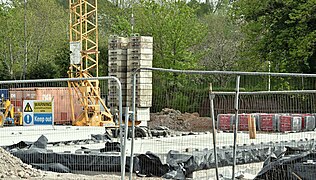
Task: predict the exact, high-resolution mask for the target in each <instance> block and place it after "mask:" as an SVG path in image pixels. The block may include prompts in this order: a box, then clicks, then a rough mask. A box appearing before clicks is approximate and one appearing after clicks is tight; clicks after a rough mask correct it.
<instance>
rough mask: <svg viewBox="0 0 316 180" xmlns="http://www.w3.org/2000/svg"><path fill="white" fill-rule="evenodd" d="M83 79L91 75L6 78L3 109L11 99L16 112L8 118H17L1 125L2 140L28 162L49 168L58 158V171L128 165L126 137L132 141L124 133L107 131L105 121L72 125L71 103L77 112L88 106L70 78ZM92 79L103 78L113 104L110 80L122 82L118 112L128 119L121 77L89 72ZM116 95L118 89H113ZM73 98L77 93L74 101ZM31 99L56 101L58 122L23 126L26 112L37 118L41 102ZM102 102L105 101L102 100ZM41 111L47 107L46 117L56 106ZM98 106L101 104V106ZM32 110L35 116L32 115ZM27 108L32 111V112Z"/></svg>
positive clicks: (103, 94) (118, 169)
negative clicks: (71, 85)
mask: <svg viewBox="0 0 316 180" xmlns="http://www.w3.org/2000/svg"><path fill="white" fill-rule="evenodd" d="M81 80H87V79H79V78H73V79H68V78H64V79H42V80H21V81H0V89H1V90H0V93H2V94H4V95H3V96H2V99H1V107H2V108H1V113H0V114H1V116H2V117H4V116H5V109H3V108H4V104H3V103H4V102H5V101H10V102H11V104H12V106H10V108H9V109H10V110H12V108H13V109H14V115H13V117H12V115H11V114H10V115H8V118H12V119H15V123H10V124H8V123H4V126H3V128H0V146H1V147H3V148H4V149H7V150H9V151H10V152H11V153H13V154H14V155H15V156H17V157H19V158H21V159H22V161H23V162H25V163H28V164H32V165H33V167H37V168H40V169H43V170H44V169H47V167H50V166H52V165H56V163H59V164H60V165H59V166H58V167H57V166H54V167H55V171H59V172H76V171H81V172H84V171H89V172H90V171H98V172H99V171H102V172H103V173H109V172H121V169H125V162H126V156H125V155H124V153H125V147H126V146H125V145H124V143H125V142H126V141H127V140H124V139H123V138H124V137H125V136H121V137H123V138H120V136H119V137H117V138H112V139H110V137H109V136H108V135H106V130H107V128H105V127H103V126H95V127H94V126H72V110H71V106H72V105H73V108H74V117H75V118H77V117H78V116H79V115H80V113H81V112H82V111H83V106H82V105H81V101H80V98H81V96H80V94H77V93H76V90H75V89H73V88H68V81H69V82H77V81H81ZM89 80H97V81H99V83H100V89H99V91H100V92H99V95H100V97H101V99H103V100H104V102H105V104H106V106H107V107H109V104H108V103H109V102H107V101H106V100H107V99H108V98H107V97H108V91H109V90H108V81H111V82H112V83H113V84H115V85H116V88H117V89H115V91H116V92H117V93H116V94H115V96H116V97H115V98H116V101H113V103H115V104H116V105H117V112H118V114H120V116H117V119H116V121H117V122H120V121H122V116H121V115H122V114H123V113H122V108H121V107H122V102H121V98H120V94H121V93H119V92H121V90H120V89H119V88H120V87H121V86H120V82H119V80H118V79H116V78H113V77H99V78H89ZM78 88H81V87H78ZM70 93H71V94H70ZM112 96H114V95H113V94H112ZM93 98H94V97H93ZM70 99H73V104H72V103H71V101H70ZM91 100H92V99H91ZM25 101H27V102H34V103H35V102H38V101H39V102H47V101H50V102H52V103H53V112H54V113H53V115H52V117H53V122H54V123H53V124H51V125H50V126H47V125H31V126H23V125H25V124H24V122H25V118H28V121H36V118H37V116H35V113H37V110H36V109H35V106H33V105H30V106H27V105H25V104H23V102H25ZM99 105H100V106H102V105H101V103H100V104H99ZM43 108H44V107H43ZM45 108H46V107H45ZM102 109H103V108H101V111H102ZM39 111H41V113H42V114H41V116H40V117H44V119H45V117H46V114H47V112H51V111H52V110H47V111H46V110H45V109H42V110H39ZM96 111H100V110H98V108H96ZM32 113H33V114H34V116H31V115H30V114H32ZM38 113H40V112H38ZM45 113H46V114H45ZM25 114H28V115H27V117H26V115H25ZM24 115H25V116H24ZM38 117H39V116H38ZM20 118H21V120H22V121H20ZM42 119H43V118H42ZM44 119H43V120H44ZM30 124H32V123H30ZM119 125H121V126H119ZM123 125H124V124H123V123H122V122H120V124H117V125H116V127H118V128H121V130H120V132H124V131H123ZM113 128H114V127H113ZM121 135H122V134H121ZM123 152H124V153H123ZM105 162H106V163H105ZM35 164H36V165H35ZM123 164H124V165H123ZM50 169H51V168H50ZM13 173H15V172H13Z"/></svg>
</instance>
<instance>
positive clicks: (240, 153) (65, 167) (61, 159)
mask: <svg viewBox="0 0 316 180" xmlns="http://www.w3.org/2000/svg"><path fill="white" fill-rule="evenodd" d="M290 146H292V147H294V146H297V147H299V148H301V149H308V150H311V149H313V148H314V140H310V141H303V140H301V141H297V142H296V141H291V142H279V143H272V142H270V143H262V144H258V145H254V144H252V145H244V146H238V147H237V156H236V158H237V159H236V162H237V164H246V163H255V162H262V161H264V160H266V159H267V158H268V160H267V161H266V166H265V168H263V170H262V171H261V172H260V173H259V175H258V178H259V179H260V178H261V179H265V178H262V177H271V176H270V175H271V173H272V174H273V173H275V172H274V170H273V169H275V168H272V169H269V168H270V167H273V166H277V168H279V166H280V167H281V169H282V168H283V171H282V172H281V171H280V172H279V173H277V174H278V175H280V174H282V173H283V174H286V173H285V172H289V171H287V169H286V168H291V169H293V170H295V171H298V170H297V169H300V168H301V166H299V165H298V164H297V163H290V161H289V158H286V157H287V156H285V155H288V154H289V152H290V151H289V149H290V148H289V147H290ZM46 147H47V138H46V137H45V136H41V137H40V138H39V139H38V141H36V142H34V143H30V142H20V143H18V144H14V145H11V146H6V147H4V148H5V149H7V150H9V151H10V152H11V153H12V154H13V155H14V156H16V157H18V158H20V159H21V160H22V161H23V162H25V163H27V164H32V165H33V166H34V167H36V168H40V169H42V170H51V171H55V172H71V171H74V170H76V171H102V172H120V170H121V169H120V166H121V162H120V161H121V157H120V154H119V153H117V152H119V151H120V144H119V143H117V142H106V143H105V147H104V148H102V149H88V148H85V147H82V148H81V149H79V150H78V151H76V152H79V153H80V154H78V153H75V154H70V153H54V152H49V151H47V149H46ZM286 147H287V148H286ZM286 149H288V151H287V153H285V150H286ZM291 150H292V151H291V152H293V151H294V152H298V151H297V150H295V149H293V148H292V149H291ZM217 152H218V155H217V157H218V165H219V167H223V166H230V165H232V162H233V155H232V152H233V151H232V147H222V149H219V150H218V151H217ZM299 152H301V151H299ZM308 152H309V151H308ZM271 154H272V155H271ZM282 155H283V156H284V158H283V159H282V158H281V159H278V158H280V157H281V156H282ZM290 155H293V153H292V154H290ZM294 155H295V156H294V157H292V158H294V160H296V161H297V162H298V163H301V164H302V163H303V164H304V162H305V160H306V161H307V160H308V159H313V158H314V156H315V155H314V153H308V154H306V153H305V154H304V157H303V156H302V154H301V155H300V156H298V155H297V154H294ZM129 162H130V157H127V159H126V168H125V170H126V171H129ZM287 162H289V166H281V165H282V164H286V163H287ZM280 164H281V165H280ZM308 165H309V166H304V171H306V172H307V171H309V170H310V169H312V170H315V169H313V168H315V167H311V164H308ZM133 167H134V169H133V172H135V173H136V174H137V175H138V176H142V177H143V176H147V177H148V176H156V177H163V178H167V179H185V177H187V176H188V175H190V174H191V173H193V172H194V171H198V170H203V169H210V168H215V161H214V155H213V150H210V149H205V150H203V151H192V152H187V153H183V152H177V151H169V152H168V154H167V160H166V164H163V163H162V162H161V160H160V158H159V157H158V156H157V155H155V154H154V153H151V152H147V153H146V154H140V155H136V157H134V165H133ZM308 168H310V169H308ZM302 171H303V170H302ZM300 172H301V171H300ZM315 172H316V171H315ZM297 175H298V176H300V177H301V176H302V177H304V174H303V175H302V174H301V173H299V174H297ZM315 175H316V174H315ZM280 176H281V175H280ZM282 177H283V176H282ZM289 177H292V176H290V175H286V176H285V175H284V179H287V178H289ZM314 177H316V176H314ZM266 179H271V178H266ZM273 179H274V178H273ZM277 179H279V178H277ZM303 179H304V178H303Z"/></svg>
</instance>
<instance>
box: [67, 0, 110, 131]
mask: <svg viewBox="0 0 316 180" xmlns="http://www.w3.org/2000/svg"><path fill="white" fill-rule="evenodd" d="M69 11H70V13H69V14H70V20H69V39H70V67H69V71H68V76H69V78H91V77H98V75H99V73H98V55H99V50H98V18H97V17H98V16H97V0H69ZM68 87H69V94H70V101H71V109H72V117H71V118H72V122H73V125H76V126H108V127H113V126H115V123H114V121H113V116H112V114H111V113H110V111H109V109H108V108H107V107H106V105H105V103H104V101H103V100H102V99H101V97H100V87H99V81H98V80H80V81H69V82H68ZM73 94H74V95H75V96H74V97H75V98H78V99H79V101H80V105H81V107H82V112H81V113H80V114H79V115H78V117H75V111H74V99H73V98H74V97H73ZM101 106H103V108H101ZM101 109H103V110H102V111H101Z"/></svg>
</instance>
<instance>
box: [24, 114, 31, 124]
mask: <svg viewBox="0 0 316 180" xmlns="http://www.w3.org/2000/svg"><path fill="white" fill-rule="evenodd" d="M32 121H33V119H32V116H31V115H30V114H27V115H25V116H24V122H25V124H31V123H32Z"/></svg>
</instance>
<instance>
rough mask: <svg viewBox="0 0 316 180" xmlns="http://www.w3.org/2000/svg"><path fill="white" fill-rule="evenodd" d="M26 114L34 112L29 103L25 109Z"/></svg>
mask: <svg viewBox="0 0 316 180" xmlns="http://www.w3.org/2000/svg"><path fill="white" fill-rule="evenodd" d="M24 112H33V109H32V107H31V105H30V103H27V104H26V106H25V108H24Z"/></svg>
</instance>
